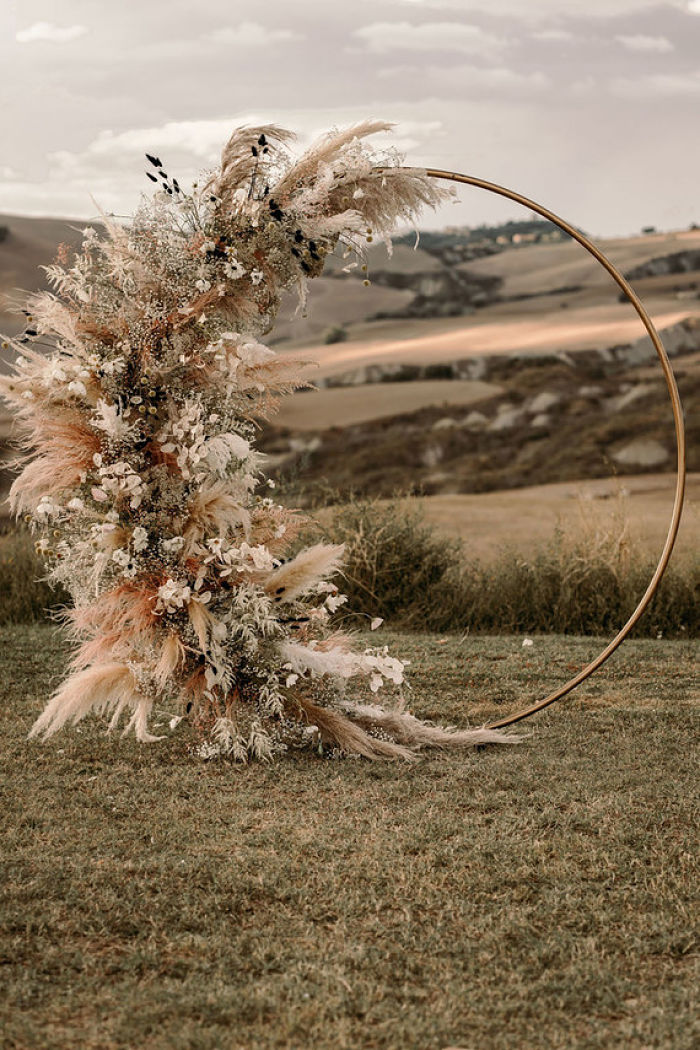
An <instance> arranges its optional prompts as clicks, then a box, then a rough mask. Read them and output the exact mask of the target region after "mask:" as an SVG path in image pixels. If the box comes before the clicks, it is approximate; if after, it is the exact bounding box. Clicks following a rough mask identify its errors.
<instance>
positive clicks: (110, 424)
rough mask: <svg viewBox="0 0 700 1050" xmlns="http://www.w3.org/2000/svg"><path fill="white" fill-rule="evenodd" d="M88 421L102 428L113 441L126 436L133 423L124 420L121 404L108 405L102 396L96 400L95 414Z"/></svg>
mask: <svg viewBox="0 0 700 1050" xmlns="http://www.w3.org/2000/svg"><path fill="white" fill-rule="evenodd" d="M90 422H91V423H92V425H93V426H94V427H97V429H98V430H104V432H105V433H106V434H108V435H109V437H111V438H113V439H114V440H115V441H120V440H122V439H123V438H125V437H127V436H128V435H129V434H130V433H131V431H132V429H133V424H131V423H127V422H126V421H125V419H124V416H123V415H122V412H121V406H120V405H114V404H111V405H110V404H109V402H108V401H105V400H104V399H103V398H100V399H99V401H98V402H97V407H96V409H95V414H94V415H93V416H92V419H91V420H90ZM98 465H99V464H98Z"/></svg>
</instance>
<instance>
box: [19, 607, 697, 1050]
mask: <svg viewBox="0 0 700 1050" xmlns="http://www.w3.org/2000/svg"><path fill="white" fill-rule="evenodd" d="M373 637H374V636H373ZM385 640H386V641H387V642H389V643H390V645H391V647H392V650H395V651H396V652H397V653H398V654H399V655H401V656H402V657H404V658H410V659H411V661H412V664H411V681H412V684H413V698H412V707H413V709H414V710H415V711H416V713H418V714H421V715H423V716H425V717H429V718H435V719H438V718H439V719H441V720H445V721H454V722H460V723H462V724H464V722H465V720H467V719H468V720H470V721H472V722H474V723H478V722H480V721H482V720H484V719H487V718H489V717H491V716H493V715H494V714H496V713H500V712H502V711H504V710H509V709H512V707H513V706H514V705H516V704H517V705H519V704H520V703H522V702H523V701H524V700H528V699H531V698H533V697H537V696H539V695H542V694H543V692H544V690H546V689H547V688H548V687H550V686H551V685H553V684H554V683H555V682H559V681H561V680H562V679H564V678H568V677H569V676H570V675H571V674H572V672H573V671H574V669H578V668H579V667H581V666H582V664H583V663H584V662H586V661H587V660H588V659H590V657H591V656H592V655H594V654H595V652H596V651H597V647H598V646H599V644H600V642H599V640H595V639H576V638H566V639H562V638H557V637H552V636H549V637H546V638H545V637H536V638H534V644H533V645H532V646H531V647H528V648H524V647H523V646H522V639H521V638H519V637H493V638H483V637H482V638H478V639H477V638H474V639H470V638H467V639H461V640H460V639H459V638H457V637H456V636H452V637H448V638H440V637H426V636H423V637H421V636H415V635H413V636H408V635H401V636H399V635H387V637H386V639H385ZM61 653H62V649H61V644H60V640H59V639H58V638H57V637H56V635H55V634H54V633H53V630H52V628H49V627H45V626H44V627H22V628H3V629H2V630H0V663H1V667H0V670H1V671H2V678H3V681H4V683H5V691H4V697H3V700H4V702H3V705H2V708H1V715H0V717H1V718H2V732H3V737H4V740H5V748H4V761H3V770H4V771H3V778H2V791H3V807H2V814H3V821H4V824H5V836H4V837H5V848H4V850H3V854H2V857H3V859H2V869H3V872H2V875H3V878H2V895H3V897H4V903H3V907H2V924H3V926H2V928H3V945H2V954H1V958H2V963H3V990H4V995H3V996H2V1007H1V1009H2V1021H3V1024H4V1028H3V1032H4V1036H3V1043H2V1045H3V1047H6V1048H8V1050H29V1048H32V1050H33V1048H37V1050H38V1048H41V1050H54V1048H55V1050H57V1048H67V1047H70V1048H76V1047H79V1048H81V1050H112V1048H134V1047H139V1048H140V1050H141V1048H144V1050H155V1048H158V1050H160V1048H163V1050H165V1048H167V1050H180V1048H182V1050H184V1048H188V1050H190V1048H191V1050H215V1048H219V1050H229V1048H236V1050H244V1048H245V1050H249V1048H252V1047H255V1048H256V1050H257V1048H261V1050H267V1048H285V1050H287V1048H289V1050H292V1048H293V1050H297V1048H298V1050H305V1048H309V1047H313V1048H318V1050H325V1048H331V1047H333V1048H348V1050H350V1048H352V1050H359V1048H363V1050H364V1048H367V1050H369V1048H373V1050H374V1048H381V1050H386V1048H392V1050H394V1048H397V1050H398V1048H399V1047H401V1048H402V1050H404V1048H407V1050H412V1048H416V1050H433V1048H436V1050H437V1048H442V1050H444V1048H447V1047H452V1048H455V1047H461V1048H470V1050H492V1048H493V1050H506V1048H508V1050H511V1048H518V1050H520V1048H523V1050H529V1048H547V1050H556V1048H562V1050H563V1048H567V1050H569V1048H586V1050H592V1048H601V1050H602V1048H605V1050H609V1048H618V1047H619V1048H623V1047H624V1048H632V1050H642V1048H659V1050H660V1048H663V1050H669V1048H672V1050H686V1048H687V1050H690V1048H691V1047H692V1046H695V1045H697V1041H696V1040H697V1029H695V1030H694V1028H693V1025H694V1018H695V1016H696V1015H695V1014H694V1010H693V1001H692V995H693V987H694V983H693V976H694V967H695V965H696V962H697V941H696V940H695V939H694V934H693V930H692V917H693V911H692V909H693V897H692V886H693V856H694V854H695V853H696V850H695V847H696V845H697V842H696V838H695V833H694V830H693V817H694V813H695V812H696V802H697V768H694V766H693V761H692V757H691V756H692V754H693V751H692V738H693V735H694V734H695V733H696V731H697V707H696V703H697V695H696V694H693V692H692V674H693V667H694V662H693V661H694V658H695V657H696V656H697V648H693V647H692V646H691V644H690V643H687V642H649V641H635V642H632V643H628V644H627V645H626V646H625V647H623V649H622V650H621V651H620V652H619V653H618V654H617V655H616V656H615V657H613V659H612V660H611V661H610V663H609V664H607V665H606V667H605V668H604V669H603V671H602V672H600V673H599V674H598V675H597V676H596V677H595V678H594V679H593V680H592V681H591V682H590V683H589V684H588V685H587V686H585V687H584V688H583V689H582V690H581V691H580V692H579V693H578V694H577V697H576V698H572V699H571V700H568V701H563V702H562V703H561V704H560V705H559V706H558V708H555V709H553V710H552V711H551V712H550V713H545V714H544V715H543V716H540V717H539V719H538V720H537V721H535V722H533V723H532V724H531V726H530V729H531V731H532V735H531V736H530V737H529V738H528V739H527V740H526V741H525V742H524V743H523V744H522V745H521V746H519V747H517V748H509V749H503V750H485V751H481V752H478V753H473V754H460V755H455V754H452V755H450V754H434V755H431V756H427V757H425V758H423V759H422V760H421V761H420V762H419V763H417V764H416V765H414V766H407V765H403V764H402V765H392V764H386V765H380V764H376V765H375V764H370V763H366V762H364V761H362V760H358V761H345V762H343V761H337V760H336V761H333V760H321V759H317V758H313V757H311V756H306V755H300V754H297V755H293V756H290V757H289V758H287V759H285V760H283V761H281V762H279V763H278V764H277V765H275V766H272V767H270V766H265V765H258V766H252V767H250V768H245V769H241V768H232V767H230V766H226V765H206V764H201V763H198V762H196V761H195V760H190V759H188V758H187V757H186V755H185V754H184V753H183V749H182V746H181V741H180V740H178V739H176V738H175V737H174V736H173V737H172V738H171V739H169V740H167V741H165V742H163V743H160V744H156V745H153V746H151V747H139V746H138V745H136V744H134V743H132V742H130V741H122V740H121V739H119V738H116V739H107V738H105V737H104V736H103V734H102V732H101V729H100V727H98V726H97V724H96V723H90V724H87V723H86V724H85V725H83V726H81V727H79V731H73V732H71V733H66V734H64V735H62V736H60V737H59V738H57V739H56V740H54V741H52V742H51V743H49V744H48V745H46V746H41V745H38V744H36V743H33V742H27V741H26V740H25V736H26V732H27V730H28V728H29V726H30V724H31V722H32V720H33V718H34V717H35V715H36V714H37V713H38V712H39V710H40V708H41V706H42V705H43V703H44V701H45V699H46V696H47V693H48V691H49V690H50V688H51V685H52V683H55V682H56V680H57V676H58V675H59V674H60V673H61V670H62V663H63V657H62V655H61Z"/></svg>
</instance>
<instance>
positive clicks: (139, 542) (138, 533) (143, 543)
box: [131, 525, 148, 553]
mask: <svg viewBox="0 0 700 1050" xmlns="http://www.w3.org/2000/svg"><path fill="white" fill-rule="evenodd" d="M131 540H132V543H133V544H134V550H135V551H136V552H137V553H138V552H139V551H144V550H145V549H146V547H147V546H148V532H147V531H146V529H144V528H143V526H142V525H137V526H136V528H135V529H134V531H133V532H132V534H131Z"/></svg>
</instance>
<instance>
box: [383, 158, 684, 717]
mask: <svg viewBox="0 0 700 1050" xmlns="http://www.w3.org/2000/svg"><path fill="white" fill-rule="evenodd" d="M380 170H381V169H380ZM406 170H408V171H414V172H415V173H416V174H419V173H420V174H427V175H429V176H430V178H433V179H445V180H447V181H448V182H461V183H464V184H465V185H467V186H475V187H476V188H477V189H481V190H487V191H488V192H489V193H496V194H498V195H499V196H501V197H507V198H508V199H509V200H512V201H515V202H516V203H517V204H522V205H523V206H524V207H525V208H529V209H530V210H531V211H534V212H536V213H537V214H538V215H541V216H542V217H543V218H544V219H548V220H549V221H550V222H552V223H554V225H555V226H558V227H559V229H560V230H563V231H564V233H568V235H569V236H570V237H572V238H573V239H574V240H575V241H578V243H579V244H580V245H581V246H582V247H583V248H585V249H586V251H587V252H588V253H589V254H590V255H592V256H593V258H594V259H596V260H597V261H598V262H599V263H600V265H601V266H602V267H604V269H606V270H607V271H608V273H609V274H610V276H611V277H612V279H613V280H614V281H615V283H616V284H617V285H618V287H619V288H620V289H621V290H622V291H623V292H624V294H625V296H626V298H627V299H628V300H629V302H630V303H631V304H632V306H633V307H634V309H635V310H636V312H637V314H638V316H639V318H640V320H641V322H642V324H643V325H644V327H645V328H646V330H647V332H648V334H649V338H650V339H651V341H652V344H653V346H654V349H655V350H656V353H657V356H658V358H659V361H660V362H661V368H662V369H663V373H664V377H665V379H666V386H667V388H668V393H669V397H670V399H671V408H672V410H673V422H674V425H675V430H676V453H677V467H676V492H675V497H674V501H673V511H672V514H671V522H670V525H669V527H668V533H667V535H666V541H665V543H664V547H663V550H662V552H661V556H660V558H659V562H658V565H657V566H656V569H655V571H654V575H653V576H652V578H651V580H650V582H649V585H648V586H647V589H646V591H645V592H644V594H643V595H642V597H641V599H640V601H639V604H638V605H637V608H636V609H635V610H634V612H633V613H632V615H631V616H630V618H629V620H628V621H627V623H626V624H625V625H624V627H622V628H621V629H620V630H619V631H618V633H617V634H616V635H615V637H614V638H613V639H612V641H611V642H609V643H608V644H607V645H606V647H605V648H604V649H603V651H602V652H601V653H599V655H598V656H596V658H595V659H594V660H591V662H590V663H589V664H588V665H587V666H586V667H584V668H583V670H582V671H579V673H578V674H577V675H575V676H574V677H573V678H571V679H570V680H569V681H568V682H566V683H565V684H564V685H562V686H559V688H558V689H555V690H554V692H552V693H550V694H549V695H548V696H545V697H544V699H543V700H539V701H538V702H537V703H534V704H531V705H530V706H529V707H526V708H524V709H523V710H522V711H518V712H516V713H515V714H514V715H509V716H507V717H506V718H501V719H499V720H498V721H497V722H490V723H489V724H488V726H487V728H488V729H503V728H504V727H505V726H510V725H513V724H514V723H515V722H522V721H523V720H524V719H526V718H530V717H531V716H532V715H534V714H537V712H538V711H542V710H544V708H545V707H549V706H550V704H553V703H555V702H556V701H557V700H561V699H562V697H564V696H567V695H568V694H569V693H571V692H572V691H573V690H574V689H575V688H576V687H577V686H579V685H581V683H582V682H585V680H586V679H587V678H589V677H590V675H592V674H593V672H594V671H597V670H598V668H599V667H600V666H601V665H602V664H604V663H605V661H606V660H607V659H608V657H609V656H612V654H613V653H614V652H615V650H616V649H617V648H618V647H619V646H620V645H621V644H622V642H623V641H624V640H625V638H626V637H627V636H628V634H629V633H630V631H631V630H632V628H633V627H634V625H635V624H636V623H637V621H638V620H639V618H640V617H641V615H642V613H643V612H644V610H645V609H646V607H647V606H648V605H649V602H650V601H651V599H652V598H653V596H654V594H655V592H656V589H657V588H658V586H659V583H660V581H661V577H662V576H663V574H664V572H665V571H666V566H667V565H668V562H669V559H670V557H671V552H672V550H673V545H674V543H675V542H676V536H677V535H678V527H679V525H680V521H681V513H682V511H683V498H684V496H685V470H686V467H685V463H686V451H685V426H684V423H683V407H682V405H681V399H680V395H679V393H678V386H677V384H676V377H675V376H674V374H673V369H672V368H671V362H670V361H669V358H668V354H667V352H666V349H665V347H664V345H663V343H662V342H661V338H660V336H659V333H658V332H657V331H656V328H655V327H654V324H653V322H652V320H651V318H650V317H649V314H648V313H647V312H646V310H645V308H644V306H643V305H642V302H641V300H640V299H639V296H638V295H637V294H636V292H635V291H634V290H633V289H632V287H631V286H630V285H629V283H628V282H627V281H626V280H625V278H624V277H623V276H622V274H621V273H620V272H619V270H617V268H616V267H615V266H613V264H612V263H611V262H610V260H609V259H607V258H606V257H605V256H604V255H603V253H602V252H601V251H600V250H599V249H598V248H596V246H595V245H594V244H593V243H592V242H591V241H589V240H588V238H587V237H584V235H583V234H582V233H579V231H578V230H576V229H575V228H574V227H573V226H571V225H570V224H569V223H568V222H566V221H565V220H564V219H560V218H559V216H558V215H555V214H554V212H551V211H549V209H548V208H544V207H543V206H542V205H541V204H537V202H536V201H532V200H530V198H529V197H524V196H523V195H522V194H521V193H516V192H515V191H514V190H509V189H506V188H505V187H504V186H499V185H497V184H496V183H493V182H487V181H486V180H485V179H478V178H476V177H475V176H473V175H462V174H460V173H459V172H456V171H442V170H441V169H439V168H427V169H426V168H424V169H418V168H407V169H406Z"/></svg>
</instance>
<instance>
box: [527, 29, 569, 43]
mask: <svg viewBox="0 0 700 1050" xmlns="http://www.w3.org/2000/svg"><path fill="white" fill-rule="evenodd" d="M530 36H531V37H532V39H533V40H541V41H543V42H545V43H549V42H550V41H551V42H552V43H557V42H559V41H562V42H563V41H565V40H573V39H574V34H573V33H570V32H569V30H568V29H541V30H539V31H538V32H536V33H531V34H530Z"/></svg>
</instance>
